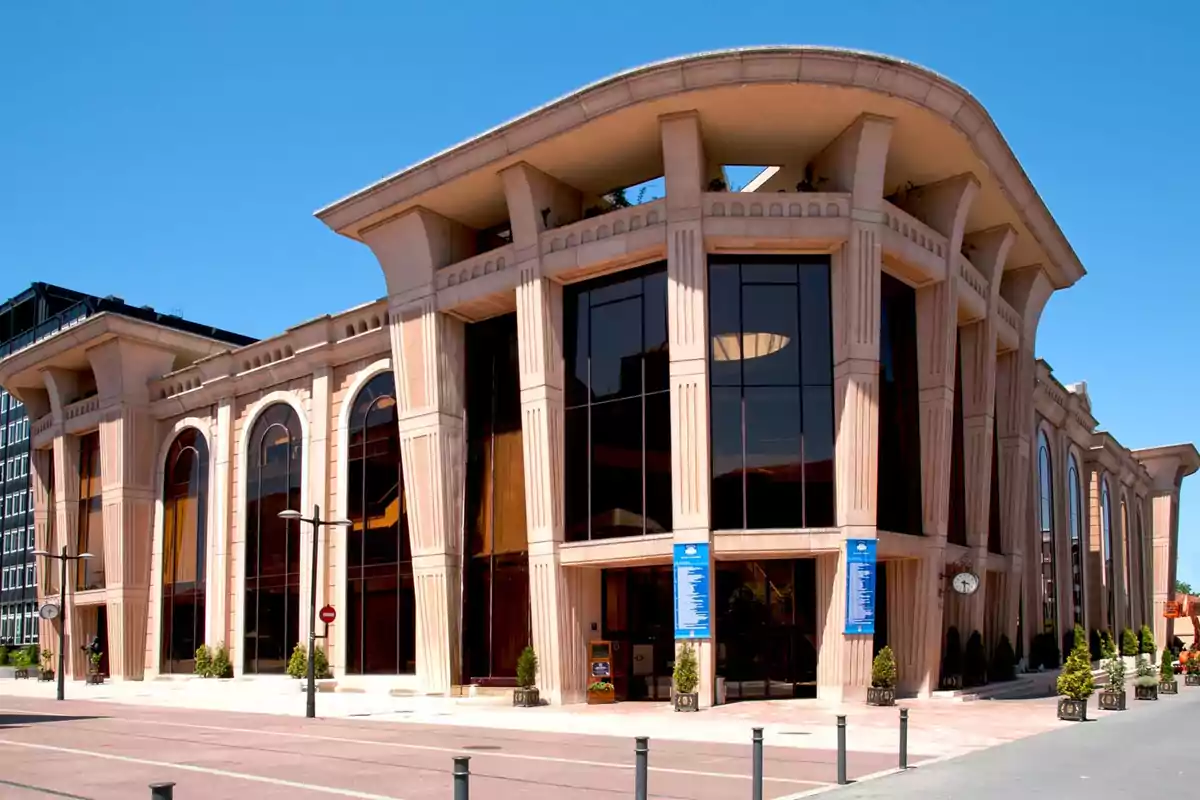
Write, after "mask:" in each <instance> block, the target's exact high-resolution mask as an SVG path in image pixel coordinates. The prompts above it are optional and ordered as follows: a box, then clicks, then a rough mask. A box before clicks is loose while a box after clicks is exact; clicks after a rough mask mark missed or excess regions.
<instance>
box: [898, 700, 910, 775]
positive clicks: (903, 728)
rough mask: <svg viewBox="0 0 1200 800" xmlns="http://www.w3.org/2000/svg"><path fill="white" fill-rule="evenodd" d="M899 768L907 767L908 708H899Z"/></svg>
mask: <svg viewBox="0 0 1200 800" xmlns="http://www.w3.org/2000/svg"><path fill="white" fill-rule="evenodd" d="M900 769H908V709H907V708H902V709H900Z"/></svg>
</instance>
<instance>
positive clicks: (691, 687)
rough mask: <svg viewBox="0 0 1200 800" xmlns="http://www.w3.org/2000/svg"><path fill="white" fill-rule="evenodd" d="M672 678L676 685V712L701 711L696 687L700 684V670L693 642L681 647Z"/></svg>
mask: <svg viewBox="0 0 1200 800" xmlns="http://www.w3.org/2000/svg"><path fill="white" fill-rule="evenodd" d="M671 678H672V680H673V681H674V683H675V710H676V711H697V710H699V708H700V695H699V694H698V693H697V692H696V687H697V686H698V685H699V684H700V668H699V664H697V663H696V649H695V648H694V647H692V643H691V642H684V643H683V644H681V645H680V646H679V652H678V654H676V656H675V670H674V672H673V673H672V675H671Z"/></svg>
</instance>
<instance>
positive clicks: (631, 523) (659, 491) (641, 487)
mask: <svg viewBox="0 0 1200 800" xmlns="http://www.w3.org/2000/svg"><path fill="white" fill-rule="evenodd" d="M563 331H564V337H565V347H564V357H565V361H566V384H567V385H566V398H565V405H566V418H565V421H564V428H565V431H564V432H565V439H566V470H565V471H566V475H565V482H566V538H567V541H576V542H577V541H585V540H589V539H609V538H613V537H621V536H642V535H646V534H654V533H665V532H668V531H670V530H671V525H672V520H671V404H670V380H669V370H670V364H669V353H668V343H667V269H666V265H665V264H655V265H653V266H651V267H647V268H645V269H642V270H634V271H627V272H621V273H619V274H617V275H615V276H612V277H608V278H601V279H597V280H594V281H587V282H584V283H579V284H575V285H573V286H568V287H566V288H565V289H564V290H563Z"/></svg>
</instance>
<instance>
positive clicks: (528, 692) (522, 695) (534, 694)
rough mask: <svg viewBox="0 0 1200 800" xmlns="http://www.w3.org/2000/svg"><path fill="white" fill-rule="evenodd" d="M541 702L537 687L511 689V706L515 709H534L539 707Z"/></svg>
mask: <svg viewBox="0 0 1200 800" xmlns="http://www.w3.org/2000/svg"><path fill="white" fill-rule="evenodd" d="M541 702H542V700H541V693H540V692H538V690H537V687H534V686H531V687H529V688H528V689H521V688H517V689H513V705H514V706H516V707H517V708H536V707H537V706H539V705H541Z"/></svg>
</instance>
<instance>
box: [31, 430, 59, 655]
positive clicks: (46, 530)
mask: <svg viewBox="0 0 1200 800" xmlns="http://www.w3.org/2000/svg"><path fill="white" fill-rule="evenodd" d="M53 465H54V451H53V450H52V449H50V448H45V449H42V450H33V451H31V452H30V454H29V470H30V478H29V485H30V487H31V488H32V491H33V494H32V502H33V535H34V542H35V545H36V547H37V549H38V550H47V551H49V552H51V553H53V552H57V543H56V542H55V541H54V539H53V537H52V533H53V522H52V520H53V519H54V515H55V513H56V510H55V509H54V507H53V506H52V502H53V497H54V493H53V487H54V475H53ZM55 565H56V562H54V561H52V560H50V559H48V558H39V559H37V587H36V592H37V594H36V598H37V604H36V605H37V608H41V606H42V604H43V603H45V602H46V597H47V596H48V595H52V594H55V590H54V588H53V587H54V586H56V585H57V584H58V572H57V571H56V570H55V569H54V567H55ZM51 581H53V582H51ZM37 625H38V641H39V642H41V643H42V644H41V649H43V650H45V649H51V650H55V649H57V647H58V644H57V640H56V639H55V638H54V637H55V633H54V628H53V625H52V624H51V623H50V622H48V621H46V620H43V619H42V618H41V617H37ZM51 641H55V642H56V643H55V644H54V645H48V644H47V643H48V642H51Z"/></svg>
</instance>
